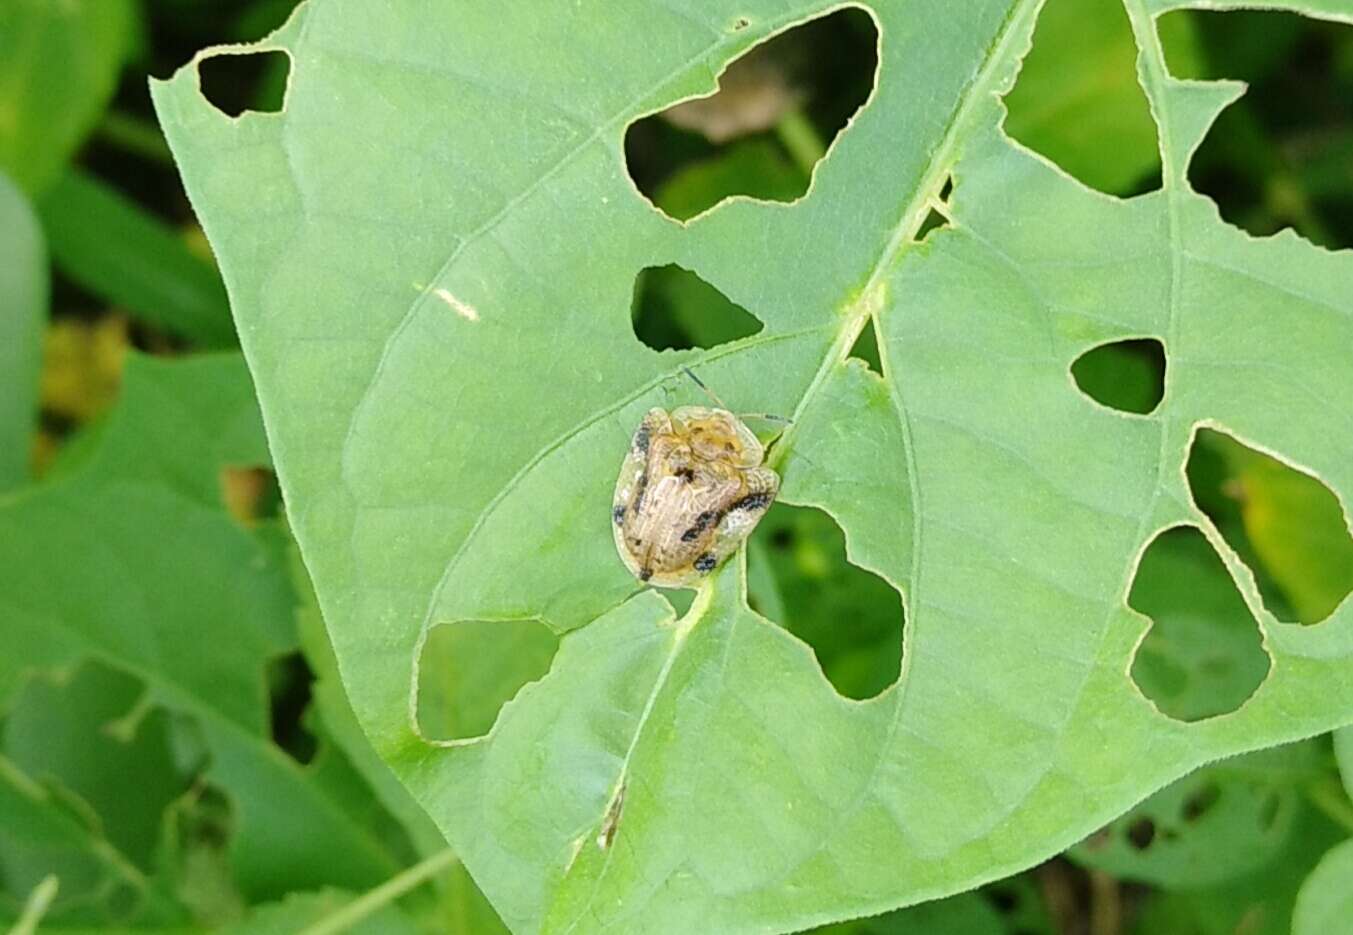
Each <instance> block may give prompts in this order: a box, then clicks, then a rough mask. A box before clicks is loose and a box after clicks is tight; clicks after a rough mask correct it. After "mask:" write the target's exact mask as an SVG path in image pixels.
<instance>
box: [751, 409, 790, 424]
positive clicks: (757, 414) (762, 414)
mask: <svg viewBox="0 0 1353 935" xmlns="http://www.w3.org/2000/svg"><path fill="white" fill-rule="evenodd" d="M738 418H739V419H764V420H766V421H767V422H779V423H780V424H781V425H793V424H794V420H793V419H786V418H785V417H784V416H773V415H771V414H770V413H769V412H740V413H738Z"/></svg>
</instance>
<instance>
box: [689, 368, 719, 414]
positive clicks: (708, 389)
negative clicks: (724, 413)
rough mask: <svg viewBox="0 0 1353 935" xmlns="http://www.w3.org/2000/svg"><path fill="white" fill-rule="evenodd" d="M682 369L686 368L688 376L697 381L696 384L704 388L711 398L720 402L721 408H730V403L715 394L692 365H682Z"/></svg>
mask: <svg viewBox="0 0 1353 935" xmlns="http://www.w3.org/2000/svg"><path fill="white" fill-rule="evenodd" d="M681 369H682V370H684V371H686V376H688V377H690V378H691V380H692V381H693V382H694V383H695V385H696V386H698V387H700V389H702V390H704V391H705V395H707V396H708V397H709V398H710V399H712V400H714V401H715V402H716V403H718V404H719V408H720V409H727V408H728V405H727V404H726V403H725V402H724V401H723V400H722V399H720V398H719V397H717V396H715V395H714V391H713V390H711V389H710V388H709V387H707V386H705V383H704V381H703V380H701V379H700V378H699V377H697V376H696V375H695V374H694V373H693V372H692V371H691V368H690V367H682V368H681Z"/></svg>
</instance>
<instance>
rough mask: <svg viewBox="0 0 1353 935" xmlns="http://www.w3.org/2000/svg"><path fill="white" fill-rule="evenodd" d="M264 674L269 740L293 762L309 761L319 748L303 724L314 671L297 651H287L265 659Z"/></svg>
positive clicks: (310, 694)
mask: <svg viewBox="0 0 1353 935" xmlns="http://www.w3.org/2000/svg"><path fill="white" fill-rule="evenodd" d="M265 677H266V679H267V684H268V713H269V722H270V724H271V728H272V739H273V743H275V744H277V746H279V747H281V748H282V749H283V750H284V751H286V753H287V754H288V755H289V756H290V757H291V758H292V759H293V760H295V761H296V762H298V763H302V764H304V763H309V762H310V761H311V760H313V759H314V758H315V751H316V750H317V749H318V748H319V741H318V740H317V739H316V737H315V735H314V734H313V733H311V731H310V727H309V725H307V724H306V716H307V713H308V712H309V710H310V701H311V697H312V689H313V687H314V684H315V674H314V673H313V672H311V671H310V666H309V664H308V663H306V661H305V657H304V656H302V655H301V654H300V652H290V653H286V654H285V655H282V656H277V657H276V658H273V659H271V660H269V661H268V665H267V669H266V671H265Z"/></svg>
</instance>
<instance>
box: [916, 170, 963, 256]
mask: <svg viewBox="0 0 1353 935" xmlns="http://www.w3.org/2000/svg"><path fill="white" fill-rule="evenodd" d="M953 190H954V179H953V176H950V177H948V178H946V179H945V180H944V186H943V187H942V188H941V189H940V194H939V197H938V198H937V199H936V201H934V202H932V203H931V206H930V210H929V211H927V212H926V216H925V220H923V221H922V222H921V226H920V227H919V228H917V230H916V235H915V237H913V238H912V239H913V240H915V241H916V242H917V243H921V242H923V241H924V240H925V239H926V238H927V237H929V236H930V232H931V231H935V230H939V229H940V228H944V227H948V226H950V221H949V214H948V204H949V196H950V194H952V193H953Z"/></svg>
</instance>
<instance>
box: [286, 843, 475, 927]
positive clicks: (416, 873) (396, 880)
mask: <svg viewBox="0 0 1353 935" xmlns="http://www.w3.org/2000/svg"><path fill="white" fill-rule="evenodd" d="M455 862H456V855H455V853H454V852H452V851H451V850H450V849H447V850H444V851H440V852H438V853H436V854H433V855H432V856H431V857H429V858H427V859H426V860H423V861H421V862H419V863H416V864H414V865H413V866H412V867H410V868H408V869H407V870H405V871H403V872H402V873H398V874H396V875H395V876H393V877H391V878H390V879H388V880H386V881H385V882H384V883H382V884H381V885H380V886H378V887H376V888H375V889H373V890H368V891H367V892H366V893H364V894H362V895H361V896H359V897H358V898H357V899H354V900H353V901H352V902H350V903H348V904H347V905H346V906H344V907H343V908H341V909H339V910H338V911H337V912H335V913H333V914H332V915H331V916H329V917H328V918H326V919H321V920H320V921H318V922H316V923H315V924H314V925H311V926H308V927H306V928H304V929H302V930H301V932H300V933H299V935H338V933H339V932H345V931H347V930H348V929H350V928H351V927H352V926H354V925H356V924H357V923H358V922H360V921H362V920H363V919H365V918H366V917H367V916H369V915H371V913H373V912H375V911H376V910H377V909H380V908H383V907H384V906H385V905H387V904H388V903H391V902H393V901H394V900H396V899H398V898H399V897H401V896H403V895H404V894H405V893H407V892H409V891H410V890H412V889H414V888H415V887H416V886H418V885H419V884H420V883H422V882H424V881H425V880H427V879H429V878H431V877H434V876H436V875H437V874H438V873H440V872H442V871H443V870H445V869H446V868H447V867H450V866H451V865H452V864H454V863H455Z"/></svg>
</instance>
